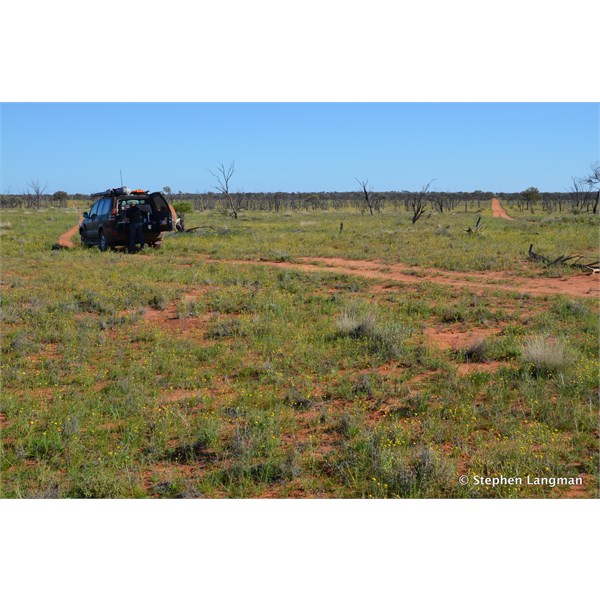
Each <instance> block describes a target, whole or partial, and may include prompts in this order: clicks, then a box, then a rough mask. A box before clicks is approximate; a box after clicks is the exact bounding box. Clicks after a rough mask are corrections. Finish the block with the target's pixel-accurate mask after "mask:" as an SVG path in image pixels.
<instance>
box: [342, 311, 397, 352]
mask: <svg viewBox="0 0 600 600" xmlns="http://www.w3.org/2000/svg"><path fill="white" fill-rule="evenodd" d="M335 327H336V333H337V335H338V336H339V337H348V338H352V339H355V340H358V341H362V342H365V343H366V345H367V348H368V350H369V351H370V352H371V353H373V354H376V355H378V356H380V357H381V358H383V359H385V360H389V359H395V358H400V357H401V356H402V354H403V346H404V341H405V338H406V336H407V332H406V331H405V329H404V327H402V326H401V325H400V324H398V323H394V322H389V321H388V322H386V321H384V320H383V319H381V318H380V317H379V316H378V315H377V313H376V312H375V311H373V310H372V309H364V308H362V307H360V306H356V305H351V306H349V307H348V308H346V309H345V310H344V311H343V312H342V314H341V315H340V316H339V317H338V319H337V320H336V323H335Z"/></svg>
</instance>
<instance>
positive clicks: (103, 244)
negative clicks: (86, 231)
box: [99, 229, 108, 252]
mask: <svg viewBox="0 0 600 600" xmlns="http://www.w3.org/2000/svg"><path fill="white" fill-rule="evenodd" d="M99 236H100V252H106V251H107V250H108V240H107V239H106V236H105V235H104V231H102V229H101V230H100V231H99Z"/></svg>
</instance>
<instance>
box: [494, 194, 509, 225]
mask: <svg viewBox="0 0 600 600" xmlns="http://www.w3.org/2000/svg"><path fill="white" fill-rule="evenodd" d="M492 214H493V216H494V217H498V218H500V219H506V220H507V221H513V220H514V219H513V218H512V217H509V216H508V215H507V214H506V211H505V210H504V208H502V204H500V200H498V198H492Z"/></svg>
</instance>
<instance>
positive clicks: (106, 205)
mask: <svg viewBox="0 0 600 600" xmlns="http://www.w3.org/2000/svg"><path fill="white" fill-rule="evenodd" d="M110 204H111V199H110V198H104V200H102V203H101V205H100V209H99V211H98V214H99V215H101V216H104V215H106V214H107V213H109V212H110Z"/></svg>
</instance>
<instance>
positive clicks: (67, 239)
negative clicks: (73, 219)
mask: <svg viewBox="0 0 600 600" xmlns="http://www.w3.org/2000/svg"><path fill="white" fill-rule="evenodd" d="M81 221H82V219H80V220H79V223H77V225H73V227H71V229H69V231H65V232H64V233H63V234H62V235H61V236H60V237H59V238H58V245H59V246H62V247H63V248H74V247H75V244H74V243H73V241H72V239H71V238H72V237H73V236H74V235H75V234H76V233H78V232H79V225H80V224H81Z"/></svg>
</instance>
